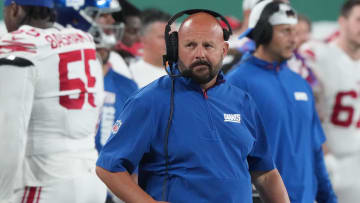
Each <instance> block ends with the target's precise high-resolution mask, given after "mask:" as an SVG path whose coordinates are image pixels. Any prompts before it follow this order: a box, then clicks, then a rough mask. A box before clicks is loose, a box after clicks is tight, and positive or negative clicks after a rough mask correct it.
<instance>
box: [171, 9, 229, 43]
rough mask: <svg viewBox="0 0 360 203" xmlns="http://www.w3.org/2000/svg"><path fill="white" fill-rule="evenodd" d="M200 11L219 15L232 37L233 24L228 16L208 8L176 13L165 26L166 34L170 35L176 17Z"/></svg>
mask: <svg viewBox="0 0 360 203" xmlns="http://www.w3.org/2000/svg"><path fill="white" fill-rule="evenodd" d="M200 12H204V13H209V14H210V15H212V16H214V17H219V18H220V19H221V20H222V21H223V22H224V23H225V24H226V26H227V27H228V29H227V32H228V35H227V36H228V37H230V35H232V29H231V26H230V24H229V22H228V21H227V20H226V18H225V17H224V16H222V15H220V14H219V13H217V12H215V11H211V10H208V9H189V10H184V11H180V12H178V13H176V14H175V15H173V16H172V17H171V18H170V19H169V21H168V23H167V25H166V28H165V36H169V32H170V31H171V25H172V24H173V23H174V22H175V20H176V19H178V18H180V17H181V16H183V15H185V14H187V15H192V14H194V13H200ZM224 40H225V41H227V40H229V39H224Z"/></svg>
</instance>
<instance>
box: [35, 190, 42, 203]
mask: <svg viewBox="0 0 360 203" xmlns="http://www.w3.org/2000/svg"><path fill="white" fill-rule="evenodd" d="M41 189H42V187H39V192H38V195H37V198H36V203H39V201H40V194H41Z"/></svg>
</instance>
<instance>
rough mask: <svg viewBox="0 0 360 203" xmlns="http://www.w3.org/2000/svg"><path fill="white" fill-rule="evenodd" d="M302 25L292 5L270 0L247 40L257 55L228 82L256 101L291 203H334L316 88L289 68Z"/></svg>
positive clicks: (256, 12) (254, 18)
mask: <svg viewBox="0 0 360 203" xmlns="http://www.w3.org/2000/svg"><path fill="white" fill-rule="evenodd" d="M296 23H297V17H296V14H295V12H294V11H293V9H292V8H291V7H290V6H289V5H288V4H285V3H280V2H273V1H272V0H266V1H263V2H261V3H259V4H258V5H256V6H255V7H254V9H253V11H252V13H251V14H250V23H249V29H248V30H247V31H246V32H245V33H244V34H243V35H242V36H248V37H250V38H251V39H253V40H254V41H255V43H256V50H255V52H254V53H252V54H248V55H247V56H246V58H245V59H244V60H243V62H242V63H241V64H240V65H239V66H238V67H237V68H236V69H235V70H234V71H233V72H231V73H229V75H228V76H227V80H228V81H229V82H230V83H231V84H233V85H235V86H238V87H240V88H242V89H243V90H244V91H246V92H248V93H249V94H250V95H251V97H252V98H253V99H254V101H255V103H256V106H257V107H258V109H259V112H260V115H261V116H262V118H263V121H264V127H265V132H266V135H267V137H268V140H269V143H270V148H271V150H272V154H273V157H274V161H275V164H276V167H277V168H278V170H279V172H280V174H281V177H282V178H283V180H284V183H285V186H286V189H287V191H288V193H289V197H290V201H291V202H292V203H309V202H314V201H315V200H316V201H317V202H318V203H334V202H337V198H336V196H335V193H334V191H333V189H332V186H331V183H330V180H329V177H328V173H327V170H326V168H325V165H324V158H323V152H322V148H321V147H322V144H323V143H324V141H325V136H324V132H323V130H322V127H321V124H320V121H319V118H318V115H317V113H316V109H315V105H314V98H313V94H312V90H311V87H310V86H309V84H308V83H307V82H306V81H305V80H303V79H302V78H301V77H300V76H299V75H298V74H296V73H294V72H292V71H291V70H290V69H289V68H288V67H287V65H286V61H287V59H289V58H290V57H291V56H292V53H293V50H294V49H295V32H294V26H295V25H296Z"/></svg>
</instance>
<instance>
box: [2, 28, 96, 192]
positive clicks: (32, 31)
mask: <svg viewBox="0 0 360 203" xmlns="http://www.w3.org/2000/svg"><path fill="white" fill-rule="evenodd" d="M0 57H1V58H3V57H8V58H11V57H21V58H25V59H27V60H29V61H31V62H32V63H33V64H34V72H35V74H34V76H33V77H32V82H33V85H34V94H33V101H32V109H31V117H30V121H29V123H28V131H27V132H28V135H27V136H28V139H27V147H26V155H27V158H26V163H25V176H26V177H25V184H32V185H36V184H37V183H39V182H40V183H41V182H43V181H47V180H51V178H53V177H55V176H59V175H58V174H59V173H61V171H66V172H69V171H70V175H71V170H70V169H69V168H71V167H73V166H74V167H76V164H77V163H76V161H75V162H73V163H74V164H71V161H70V160H71V159H66V158H65V157H66V156H67V155H68V156H67V157H72V158H74V157H75V158H81V157H83V158H91V159H96V151H95V147H94V137H95V130H96V123H97V119H98V117H99V108H100V106H101V105H102V101H103V74H102V68H101V64H100V62H99V61H98V60H97V57H96V50H95V44H94V42H93V39H92V37H91V35H90V34H87V33H84V32H82V31H80V30H77V29H73V28H61V29H60V28H55V27H53V28H49V29H38V28H34V27H31V26H28V25H23V26H21V27H20V28H19V29H18V30H17V31H15V32H12V33H9V34H7V35H4V36H3V37H1V39H0ZM1 108H3V107H1ZM4 108H6V107H4ZM59 153H60V154H63V155H64V156H62V157H61V156H57V155H58V154H59ZM53 154H54V155H53ZM70 154H72V155H70ZM36 156H37V157H36ZM33 157H34V158H33ZM35 157H36V158H35ZM40 157H41V158H40ZM57 157H59V158H57ZM61 160H64V161H63V163H62V162H61ZM59 162H60V163H59ZM69 164H70V165H69ZM79 167H80V168H81V166H79ZM61 175H63V176H66V174H65V172H63V173H61Z"/></svg>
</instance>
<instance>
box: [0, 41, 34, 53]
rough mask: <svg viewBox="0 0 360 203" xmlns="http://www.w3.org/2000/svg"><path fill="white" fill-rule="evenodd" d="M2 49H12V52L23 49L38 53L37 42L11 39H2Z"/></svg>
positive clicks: (0, 46)
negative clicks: (31, 42)
mask: <svg viewBox="0 0 360 203" xmlns="http://www.w3.org/2000/svg"><path fill="white" fill-rule="evenodd" d="M0 49H10V50H11V52H16V51H22V52H30V53H36V50H35V44H30V43H22V42H13V41H9V40H3V41H1V44H0ZM1 52H3V51H1Z"/></svg>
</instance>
